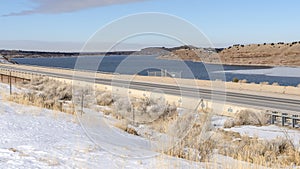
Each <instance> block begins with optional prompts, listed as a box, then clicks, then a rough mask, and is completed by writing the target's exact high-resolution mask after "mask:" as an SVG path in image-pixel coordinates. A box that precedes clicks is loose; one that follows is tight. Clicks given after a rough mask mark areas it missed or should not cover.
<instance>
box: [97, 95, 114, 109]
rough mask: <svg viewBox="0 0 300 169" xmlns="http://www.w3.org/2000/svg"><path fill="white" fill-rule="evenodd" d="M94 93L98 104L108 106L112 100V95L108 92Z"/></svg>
mask: <svg viewBox="0 0 300 169" xmlns="http://www.w3.org/2000/svg"><path fill="white" fill-rule="evenodd" d="M96 95H97V96H96V101H97V104H98V105H100V106H110V105H112V104H113V102H114V100H113V97H112V95H111V93H109V92H97V94H96Z"/></svg>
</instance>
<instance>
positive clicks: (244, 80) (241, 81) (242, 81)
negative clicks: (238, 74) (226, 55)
mask: <svg viewBox="0 0 300 169" xmlns="http://www.w3.org/2000/svg"><path fill="white" fill-rule="evenodd" d="M238 82H239V83H247V79H243V80H239V81H238Z"/></svg>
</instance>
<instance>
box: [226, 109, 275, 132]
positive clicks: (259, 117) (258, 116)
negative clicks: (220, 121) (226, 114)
mask: <svg viewBox="0 0 300 169" xmlns="http://www.w3.org/2000/svg"><path fill="white" fill-rule="evenodd" d="M269 119H270V117H269V116H268V115H266V114H265V113H263V112H256V111H252V110H248V109H245V110H241V111H240V112H238V113H237V114H236V116H235V118H234V119H227V120H226V121H225V123H224V127H225V128H231V127H234V126H241V125H255V126H263V125H267V124H268V122H269Z"/></svg>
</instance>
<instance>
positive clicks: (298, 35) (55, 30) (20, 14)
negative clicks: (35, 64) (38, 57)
mask: <svg viewBox="0 0 300 169" xmlns="http://www.w3.org/2000/svg"><path fill="white" fill-rule="evenodd" d="M0 3H1V5H0V15H1V17H0V26H1V28H0V30H1V31H0V49H3V48H10V49H19V48H21V49H32V50H35V49H37V50H42V49H45V50H46V46H47V44H48V45H49V50H64V49H63V48H62V46H63V45H61V44H64V45H66V43H65V42H72V43H74V44H75V45H78V46H80V45H81V43H84V42H85V41H87V40H88V39H89V37H90V36H92V35H93V34H94V33H95V32H96V31H97V30H98V29H99V28H101V27H103V26H104V25H105V24H108V23H109V22H111V21H113V20H116V19H118V18H120V17H123V16H126V15H131V14H135V13H141V12H163V13H167V14H172V15H175V16H178V17H181V18H183V19H185V20H187V21H188V22H190V23H192V24H194V25H195V26H196V27H197V28H199V29H200V30H201V31H202V32H203V33H204V34H205V35H206V36H207V37H208V38H209V40H210V41H211V42H212V43H213V44H214V45H215V46H217V47H225V46H228V45H232V44H235V43H243V44H244V43H246V44H247V43H264V42H279V41H284V42H292V41H300V15H299V7H300V2H299V1H298V0H285V1H279V0H278V1H267V0H251V1H241V0H228V1H223V0H193V1H192V0H190V1H188V0H110V1H108V0H102V1H101V0H86V1H85V0H81V1H80V0H0ZM24 11H25V12H24ZM174 29H180V28H174ZM72 43H69V44H70V45H72ZM140 43H147V42H140ZM41 44H43V45H41ZM55 44H59V46H60V48H57V49H56V48H55ZM51 45H52V46H51ZM50 46H51V47H50ZM65 50H69V48H68V47H67V46H66V49H65Z"/></svg>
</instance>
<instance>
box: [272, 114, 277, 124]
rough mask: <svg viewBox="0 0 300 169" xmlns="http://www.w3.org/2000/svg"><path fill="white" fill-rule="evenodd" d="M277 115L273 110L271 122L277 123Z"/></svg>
mask: <svg viewBox="0 0 300 169" xmlns="http://www.w3.org/2000/svg"><path fill="white" fill-rule="evenodd" d="M276 117H277V112H272V114H271V124H275V121H276Z"/></svg>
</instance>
